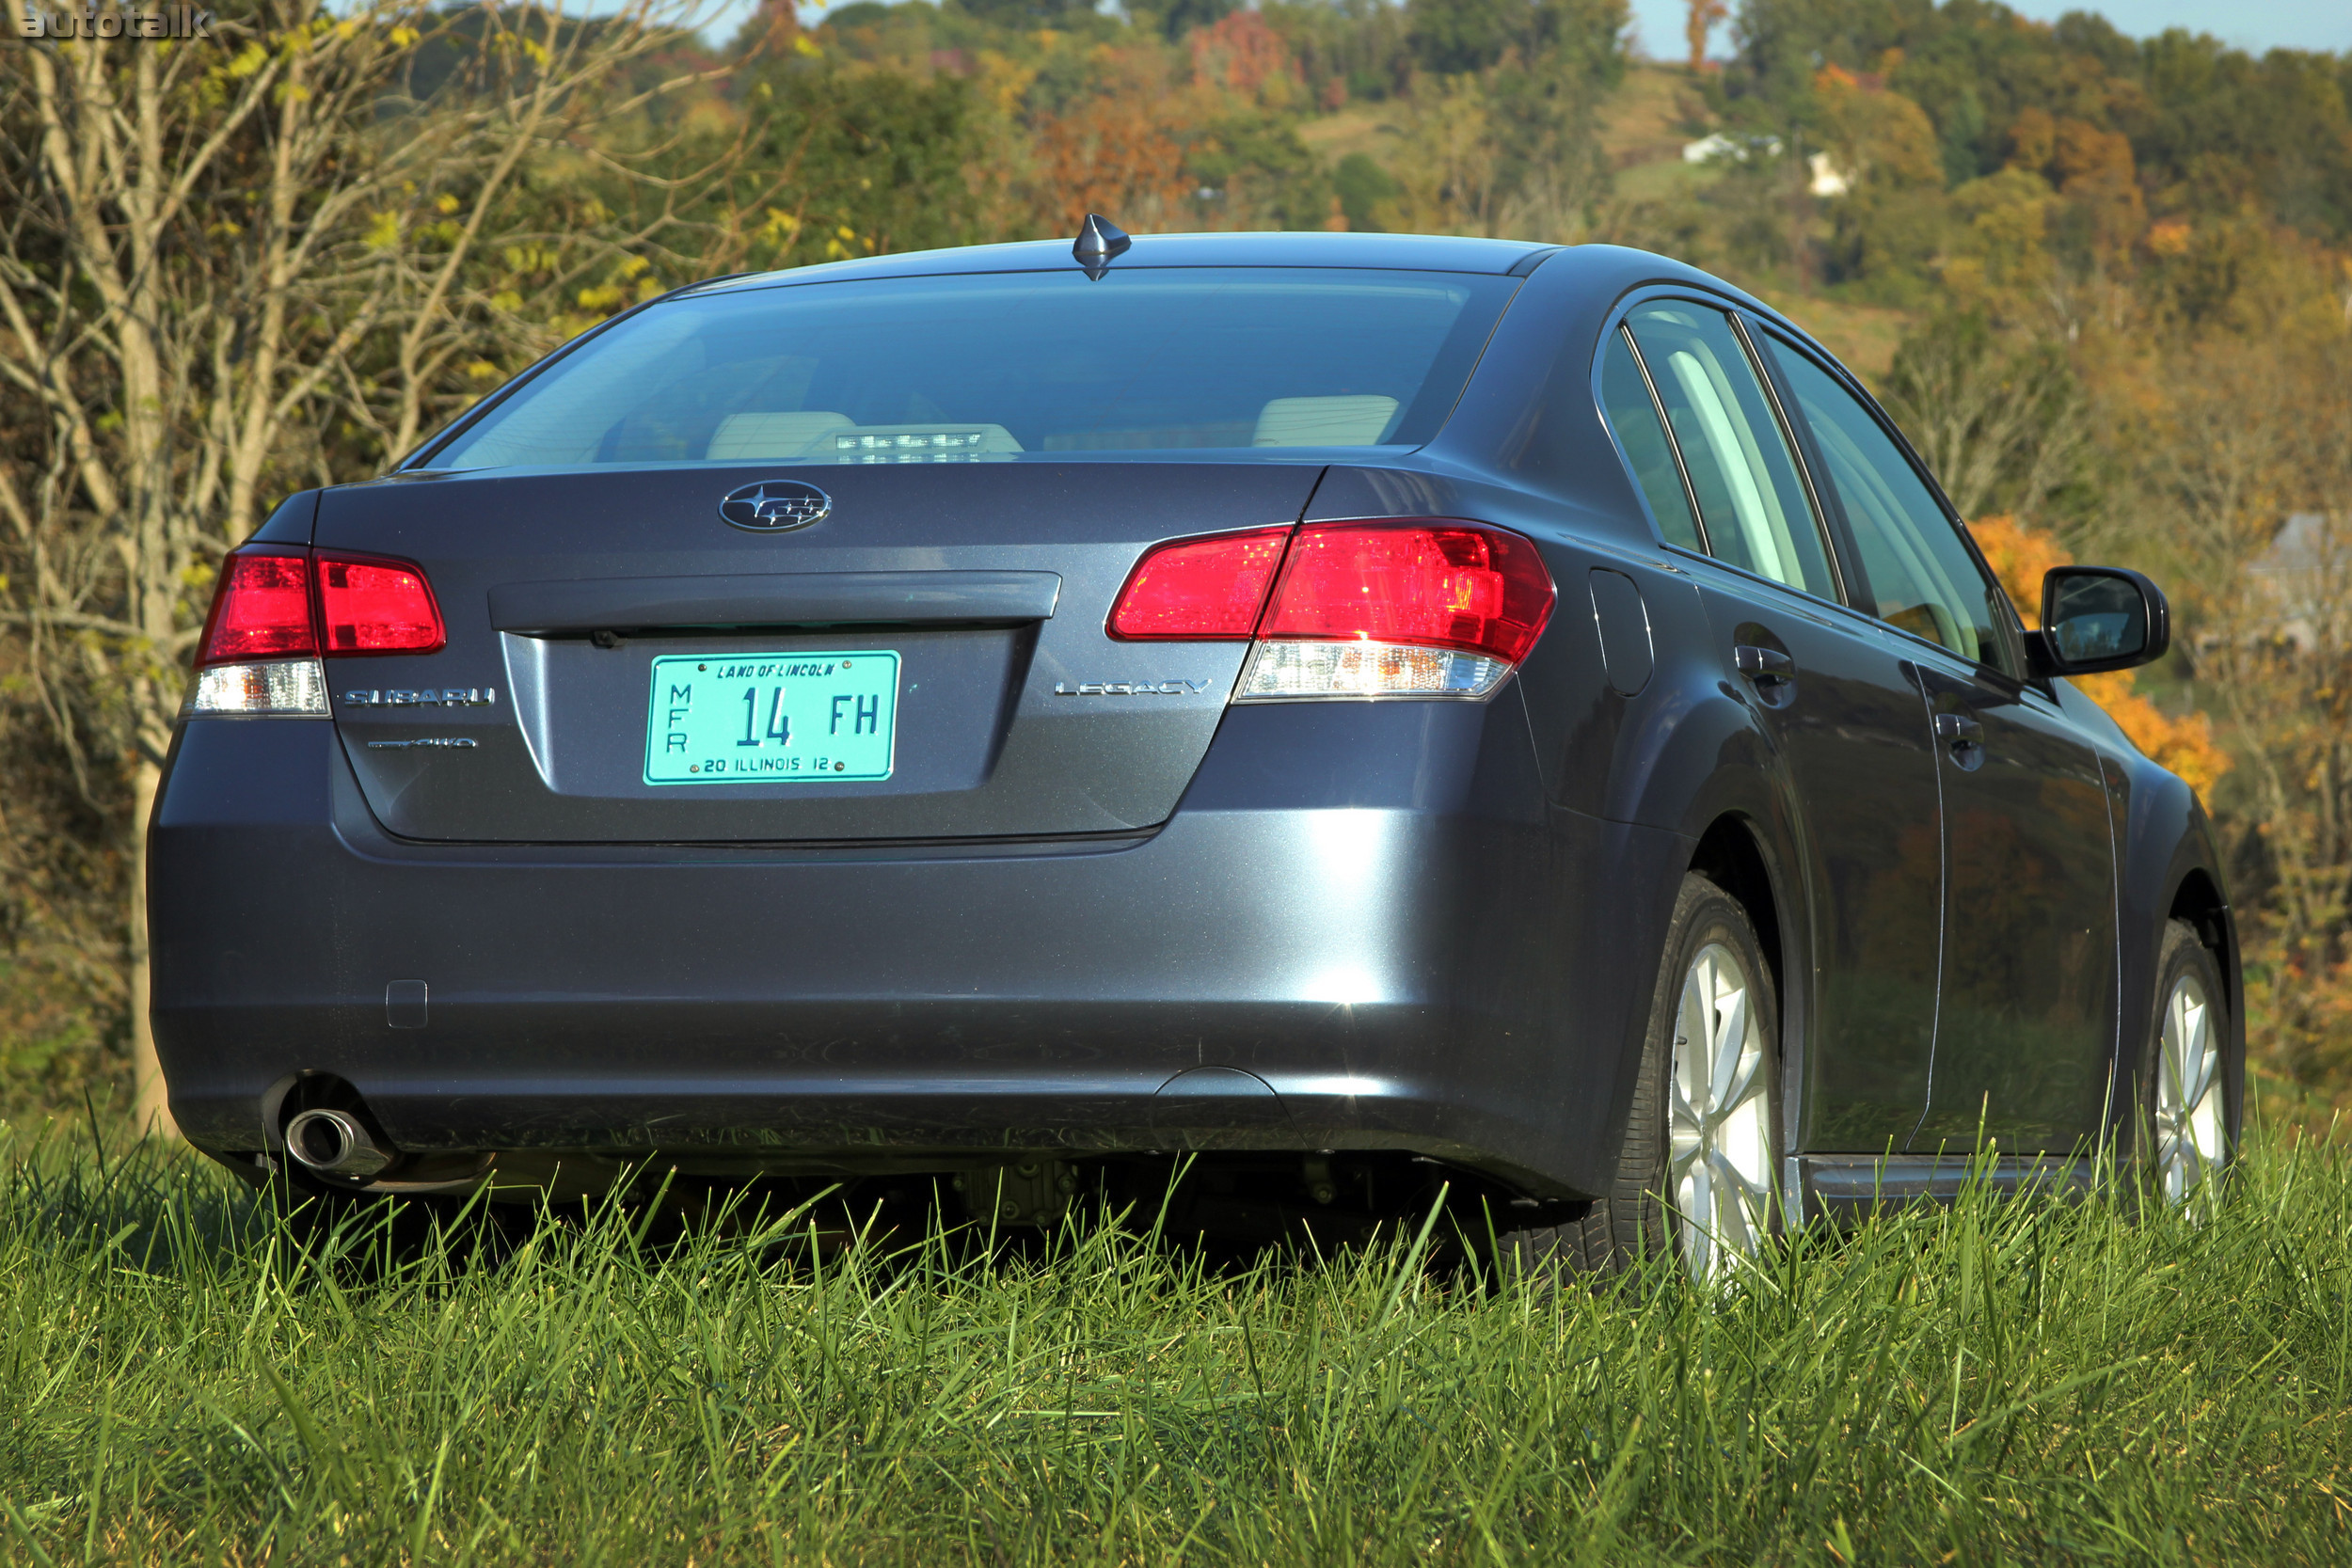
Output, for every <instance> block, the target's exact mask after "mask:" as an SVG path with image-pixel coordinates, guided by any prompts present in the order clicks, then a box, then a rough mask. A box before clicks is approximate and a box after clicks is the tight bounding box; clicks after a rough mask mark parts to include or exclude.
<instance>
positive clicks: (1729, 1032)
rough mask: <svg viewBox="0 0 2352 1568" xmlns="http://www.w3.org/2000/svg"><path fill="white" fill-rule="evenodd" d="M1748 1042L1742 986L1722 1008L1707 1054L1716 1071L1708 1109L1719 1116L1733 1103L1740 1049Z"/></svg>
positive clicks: (1745, 993)
mask: <svg viewBox="0 0 2352 1568" xmlns="http://www.w3.org/2000/svg"><path fill="white" fill-rule="evenodd" d="M1747 1040H1748V989H1747V987H1745V986H1741V987H1740V989H1739V990H1735V991H1733V992H1732V993H1731V995H1730V997H1729V999H1728V1000H1727V1001H1726V1003H1725V1004H1724V1007H1723V1016H1722V1019H1721V1022H1718V1023H1717V1024H1716V1026H1715V1037H1714V1039H1713V1040H1712V1041H1710V1042H1709V1045H1710V1049H1709V1051H1708V1054H1709V1055H1711V1056H1712V1057H1713V1058H1714V1061H1713V1062H1712V1064H1710V1065H1711V1066H1712V1067H1713V1069H1714V1070H1713V1071H1712V1072H1710V1073H1709V1074H1708V1084H1707V1098H1708V1101H1711V1103H1710V1104H1709V1105H1708V1110H1709V1111H1710V1112H1712V1113H1713V1114H1715V1115H1716V1116H1719V1117H1720V1116H1721V1115H1723V1112H1724V1106H1726V1105H1728V1104H1729V1103H1730V1102H1731V1082H1732V1079H1733V1078H1734V1077H1736V1076H1737V1075H1738V1073H1739V1071H1740V1053H1741V1048H1742V1047H1744V1046H1745V1045H1746V1044H1747Z"/></svg>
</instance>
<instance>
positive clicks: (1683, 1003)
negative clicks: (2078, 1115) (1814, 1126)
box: [1667, 942, 1772, 1281]
mask: <svg viewBox="0 0 2352 1568" xmlns="http://www.w3.org/2000/svg"><path fill="white" fill-rule="evenodd" d="M1755 996H1756V989H1755V986H1754V984H1753V982H1752V980H1751V977H1750V975H1749V973H1748V970H1747V967H1746V966H1745V965H1744V964H1743V963H1742V962H1741V960H1740V955H1739V954H1738V953H1737V952H1735V951H1734V950H1732V949H1731V948H1729V947H1727V946H1725V945H1724V944H1723V943H1721V942H1709V943H1708V944H1707V945H1706V946H1704V947H1702V948H1700V949H1699V951H1698V952H1697V953H1695V954H1693V955H1692V958H1691V963H1690V967H1689V969H1687V970H1686V971H1685V972H1684V973H1683V976H1682V990H1681V995H1680V997H1679V998H1678V1000H1677V1011H1676V1014H1675V1039H1674V1045H1675V1054H1674V1060H1673V1063H1672V1071H1671V1073H1670V1074H1669V1080H1668V1083H1669V1088H1668V1116H1669V1120H1668V1129H1667V1131H1668V1133H1669V1148H1670V1153H1669V1157H1668V1158H1669V1168H1670V1170H1671V1172H1672V1180H1671V1183H1670V1186H1671V1189H1672V1192H1673V1196H1674V1204H1675V1208H1676V1211H1677V1226H1676V1231H1677V1240H1678V1241H1679V1243H1681V1250H1682V1260H1683V1265H1684V1267H1685V1268H1687V1269H1688V1270H1689V1271H1690V1273H1691V1275H1692V1278H1694V1279H1698V1280H1701V1281H1714V1280H1720V1279H1722V1278H1724V1277H1726V1275H1727V1274H1728V1272H1729V1271H1730V1270H1731V1269H1732V1268H1733V1267H1734V1266H1735V1265H1736V1264H1737V1263H1738V1262H1739V1260H1740V1259H1744V1258H1748V1257H1752V1256H1753V1255H1755V1253H1756V1252H1757V1251H1758V1250H1759V1249H1760V1248H1761V1247H1762V1246H1763V1244H1764V1239H1765V1231H1766V1223H1767V1219H1768V1216H1769V1215H1770V1213H1771V1202H1770V1194H1771V1180H1772V1170H1771V1158H1772V1157H1771V1145H1772V1139H1771V1129H1772V1094H1771V1089H1772V1084H1771V1075H1770V1074H1769V1073H1768V1072H1766V1071H1765V1070H1764V1069H1765V1052H1764V1030H1763V1025H1762V1021H1761V1020H1759V1019H1758V1018H1757V1016H1756V1012H1755V1011H1754V1009H1753V1007H1752V1006H1751V1004H1752V1002H1753V1000H1754V998H1755ZM1751 1166H1753V1167H1754V1168H1752V1169H1751V1168H1749V1167H1751Z"/></svg>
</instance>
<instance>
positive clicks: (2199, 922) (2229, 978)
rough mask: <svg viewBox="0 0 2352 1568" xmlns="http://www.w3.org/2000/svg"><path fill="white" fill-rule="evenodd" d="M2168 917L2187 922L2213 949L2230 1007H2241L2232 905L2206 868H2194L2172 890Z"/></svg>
mask: <svg viewBox="0 0 2352 1568" xmlns="http://www.w3.org/2000/svg"><path fill="white" fill-rule="evenodd" d="M2165 918H2166V919H2167V920H2181V921H2185V922H2187V923H2188V925H2189V927H2190V928H2192V929H2193V930H2195V931H2196V933H2197V940H2198V941H2199V942H2203V943H2204V944H2205V945H2206V946H2207V947H2209V948H2211V949H2212V950H2213V956H2214V962H2215V963H2217V965H2219V966H2220V969H2221V983H2222V985H2223V986H2224V987H2225V988H2227V989H2228V990H2229V992H2230V1006H2232V1007H2233V1008H2235V1007H2237V1006H2240V1005H2241V1003H2242V1000H2243V999H2242V998H2241V997H2240V996H2239V995H2238V991H2239V990H2240V989H2241V988H2240V986H2239V985H2238V976H2237V964H2236V962H2235V959H2236V957H2237V953H2236V948H2237V942H2236V940H2235V933H2234V931H2233V929H2232V927H2231V921H2230V902H2229V900H2228V899H2226V898H2224V897H2223V896H2222V895H2221V889H2220V887H2219V886H2218V885H2217V883H2216V882H2215V881H2214V879H2213V878H2212V876H2211V875H2210V874H2209V873H2207V872H2206V870H2205V868H2204V867H2203V866H2191V867H2190V868H2189V869H2188V871H2186V872H2185V874H2183V876H2182V877H2181V879H2180V881H2179V883H2178V884H2177V885H2176V886H2175V887H2174V888H2173V890H2172V899H2171V904H2170V906H2169V908H2168V909H2167V910H2166V911H2165Z"/></svg>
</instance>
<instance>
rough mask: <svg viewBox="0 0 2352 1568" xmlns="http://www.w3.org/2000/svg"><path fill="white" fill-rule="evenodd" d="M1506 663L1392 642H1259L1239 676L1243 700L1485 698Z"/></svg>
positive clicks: (1499, 679)
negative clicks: (1244, 670)
mask: <svg viewBox="0 0 2352 1568" xmlns="http://www.w3.org/2000/svg"><path fill="white" fill-rule="evenodd" d="M1509 673H1511V666H1510V665H1508V664H1505V663H1503V662H1502V660H1501V659H1499V658H1487V657H1484V656H1483V655H1479V654H1466V653H1463V652H1462V651H1461V650H1460V649H1458V648H1409V647H1399V646H1398V645H1396V644H1395V643H1392V642H1261V643H1259V644H1258V646H1257V648H1256V649H1255V650H1254V651H1252V652H1251V654H1250V656H1249V668H1248V672H1246V673H1244V674H1243V676H1242V681H1241V690H1240V691H1239V692H1238V693H1237V695H1238V696H1239V697H1241V698H1242V700H1244V701H1250V700H1253V699H1254V700H1256V701H1259V702H1285V701H1295V700H1296V699H1298V698H1301V697H1484V696H1485V695H1486V693H1487V692H1489V691H1492V690H1493V689H1495V688H1496V687H1497V686H1499V685H1501V684H1502V677H1503V676H1505V675H1507V674H1509Z"/></svg>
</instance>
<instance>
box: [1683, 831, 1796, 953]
mask: <svg viewBox="0 0 2352 1568" xmlns="http://www.w3.org/2000/svg"><path fill="white" fill-rule="evenodd" d="M1690 869H1691V870H1692V871H1694V872H1696V873H1697V874H1698V875H1700V876H1702V877H1704V878H1706V879H1708V881H1710V882H1713V883H1714V884H1715V885H1716V886H1717V887H1720V888H1722V889H1723V890H1724V892H1725V893H1728V894H1730V895H1731V896H1732V897H1733V898H1734V899H1735V900H1737V901H1738V902H1739V904H1740V907H1741V908H1742V909H1744V910H1746V911H1747V914H1748V922H1749V924H1750V925H1752V926H1754V927H1756V941H1757V942H1759V943H1760V944H1761V945H1762V946H1763V949H1764V961H1765V962H1766V963H1768V964H1770V965H1771V966H1772V981H1773V984H1774V986H1775V987H1776V988H1777V989H1778V990H1780V992H1781V994H1782V995H1784V996H1786V995H1787V994H1788V959H1787V956H1786V955H1787V947H1786V944H1785V943H1784V942H1783V940H1782V934H1781V933H1782V929H1783V927H1784V926H1785V924H1786V922H1784V921H1783V919H1782V917H1781V895H1780V888H1779V882H1778V879H1776V878H1775V877H1774V876H1773V874H1772V860H1771V857H1770V856H1769V855H1768V854H1767V853H1766V851H1765V848H1764V845H1763V842H1762V840H1761V838H1760V837H1759V835H1758V834H1757V832H1756V827H1755V825H1754V824H1753V823H1752V822H1750V821H1749V819H1748V818H1747V816H1745V815H1744V814H1741V813H1736V812H1735V813H1726V814H1724V816H1719V817H1717V818H1716V819H1715V820H1714V821H1713V822H1712V823H1710V824H1709V825H1708V829H1707V831H1706V832H1703V833H1701V834H1700V835H1699V841H1698V847H1696V848H1695V849H1693V850H1692V852H1691V865H1690Z"/></svg>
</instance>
